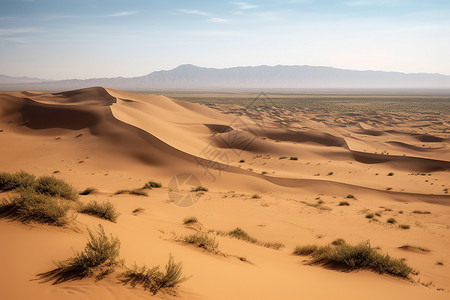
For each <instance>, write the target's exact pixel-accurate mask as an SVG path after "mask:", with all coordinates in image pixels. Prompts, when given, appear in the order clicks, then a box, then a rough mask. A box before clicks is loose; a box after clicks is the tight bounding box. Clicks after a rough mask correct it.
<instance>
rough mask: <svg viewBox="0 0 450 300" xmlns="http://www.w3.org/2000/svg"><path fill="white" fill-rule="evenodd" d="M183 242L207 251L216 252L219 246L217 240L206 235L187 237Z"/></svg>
mask: <svg viewBox="0 0 450 300" xmlns="http://www.w3.org/2000/svg"><path fill="white" fill-rule="evenodd" d="M183 241H184V242H185V243H188V244H193V245H197V246H198V247H200V248H203V249H205V250H208V251H211V252H215V251H216V249H217V247H218V246H219V244H218V243H217V242H216V239H215V238H210V237H209V236H208V235H207V234H206V233H195V234H190V235H187V236H185V237H184V238H183Z"/></svg>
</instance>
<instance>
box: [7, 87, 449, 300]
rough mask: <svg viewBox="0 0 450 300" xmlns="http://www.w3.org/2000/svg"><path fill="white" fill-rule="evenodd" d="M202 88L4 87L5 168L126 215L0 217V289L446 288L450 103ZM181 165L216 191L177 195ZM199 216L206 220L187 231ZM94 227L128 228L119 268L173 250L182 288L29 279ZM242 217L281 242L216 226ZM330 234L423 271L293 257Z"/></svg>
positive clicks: (256, 292)
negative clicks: (207, 244)
mask: <svg viewBox="0 0 450 300" xmlns="http://www.w3.org/2000/svg"><path fill="white" fill-rule="evenodd" d="M201 97H203V98H204V99H209V100H208V101H206V100H205V101H197V102H201V103H203V104H198V103H193V102H192V101H183V100H175V99H174V98H179V99H182V98H183V97H181V95H173V98H172V97H171V98H169V97H167V96H157V95H146V94H134V93H128V92H122V91H117V90H111V89H105V88H100V87H96V88H89V89H83V90H77V91H69V92H64V93H54V94H51V93H37V92H14V93H3V94H0V130H1V131H0V171H7V172H15V171H19V170H24V171H26V172H29V173H32V174H35V175H53V176H55V177H57V178H61V179H64V180H66V181H67V182H69V183H71V184H72V185H73V186H74V187H75V188H76V189H77V190H80V191H81V190H84V189H85V188H87V187H94V188H95V189H96V190H95V192H93V193H91V194H89V195H85V196H80V200H79V201H81V202H84V203H87V202H89V201H91V200H97V201H100V202H102V201H109V202H111V203H113V204H115V205H116V207H117V210H118V211H119V212H120V214H121V215H120V217H119V218H118V221H117V223H112V222H109V221H106V220H102V219H99V218H96V217H92V216H88V215H84V214H76V218H75V219H74V221H73V223H72V224H71V226H68V227H55V226H49V225H41V224H36V223H29V224H23V223H20V222H17V221H12V220H10V219H8V218H1V219H0V238H1V240H0V295H1V298H2V299H7V300H10V299H144V298H153V299H160V298H161V299H172V298H175V299H449V298H450V294H449V291H450V250H449V249H450V195H449V194H448V189H449V188H450V173H449V170H450V148H449V146H450V118H449V112H450V102H449V100H448V99H444V98H442V99H437V100H436V99H434V100H433V101H432V100H429V99H426V97H422V98H420V99H419V98H415V97H410V98H408V99H409V100H410V101H411V102H413V103H412V104H408V103H407V102H405V101H403V102H402V101H396V100H395V99H394V100H395V101H391V100H392V99H391V98H389V99H390V100H389V99H388V100H386V99H384V98H383V97H382V96H380V97H378V98H377V99H369V100H364V99H362V100H361V98H364V97H360V96H358V97H356V96H339V97H337V96H336V97H335V98H332V97H331V96H326V97H325V96H324V97H322V98H326V99H322V98H321V97H320V96H295V97H294V96H292V97H291V98H292V99H294V100H295V99H297V101H298V102H297V104H296V105H293V104H292V103H295V101H294V102H293V100H292V99H291V100H289V101H287V100H286V96H283V97H281V96H271V97H270V99H269V98H267V97H266V96H265V95H260V97H259V98H254V95H247V96H239V97H234V98H233V97H228V98H233V100H232V101H231V100H230V101H222V102H220V101H219V102H220V103H219V102H215V101H214V99H215V98H217V97H219V96H217V95H210V96H208V97H206V96H204V95H203V96H201V95H190V96H189V97H188V98H189V99H184V98H183V99H184V100H192V99H194V98H198V99H199V98H201ZM396 97H397V96H396ZM240 98H242V99H244V98H245V99H244V100H245V101H244V100H243V101H240ZM281 98H282V100H283V99H284V100H283V101H281V100H280V99H281ZM329 98H332V100H330V99H329ZM369 98H370V97H369ZM398 98H402V97H401V96H398ZM305 99H306V100H305ZM277 101H279V102H277ZM302 101H303V102H302ZM429 101H432V103H431V104H429ZM274 103H275V104H274ZM277 103H281V104H282V105H277ZM206 104H207V105H206ZM301 104H304V105H303V106H302V105H301ZM181 174H189V176H191V175H192V176H193V177H192V178H197V179H198V182H195V185H194V186H196V185H202V186H204V187H207V188H208V191H206V192H191V191H190V189H191V187H192V186H191V185H189V184H184V185H181V182H180V186H179V190H178V191H176V188H177V186H176V184H175V182H174V181H173V179H174V177H176V178H178V179H181V178H183V175H181ZM149 180H153V181H157V182H161V183H162V185H163V187H162V188H154V189H151V190H148V196H147V197H146V196H138V195H130V194H121V195H115V192H116V191H118V190H121V189H133V188H139V187H142V186H143V185H144V184H145V183H146V182H147V181H149ZM174 191H175V192H174ZM10 194H11V192H8V193H1V194H0V198H7V197H9V196H10ZM349 195H353V196H354V197H349ZM183 196H188V197H187V198H183V199H184V200H183V201H181V200H180V198H179V197H183ZM179 201H180V202H179ZM190 201H192V202H194V203H192V202H190ZM341 201H347V202H348V203H349V205H348V206H340V205H339V203H340V202H341ZM175 202H176V203H177V204H176V203H175ZM137 208H140V210H139V211H137V212H134V211H135V210H136V209H137ZM370 213H373V214H374V216H373V217H372V218H370V219H369V218H367V217H366V215H367V214H370ZM190 216H195V217H196V218H197V219H198V221H199V222H198V223H197V224H194V225H190V226H187V225H184V224H183V219H184V218H186V217H190ZM389 218H395V220H396V221H397V223H396V224H391V223H388V222H387V219H389ZM97 224H102V225H103V226H104V228H105V231H106V232H107V233H108V234H109V233H111V234H113V235H114V236H118V237H119V238H120V241H121V257H122V258H123V259H125V261H126V264H128V265H132V264H134V263H136V264H138V265H144V264H145V265H147V266H154V265H161V266H164V264H165V263H166V262H167V259H168V257H169V254H172V255H173V256H174V258H175V261H177V262H178V261H181V262H182V264H183V274H185V275H187V276H191V277H190V278H189V280H187V281H186V282H184V283H182V284H181V285H180V286H179V287H178V288H177V290H176V295H173V294H169V293H159V294H157V295H155V296H152V295H151V294H150V293H149V292H148V291H144V290H143V289H142V288H140V287H136V288H131V287H130V286H122V285H121V284H118V283H117V280H116V279H115V277H114V276H113V275H112V276H109V277H107V278H105V279H103V280H101V281H95V280H94V278H87V279H83V280H77V281H69V282H65V283H61V284H55V285H52V284H51V283H42V282H40V281H39V280H35V279H36V274H38V273H42V272H45V271H48V270H50V269H52V268H53V267H54V264H53V262H52V261H60V260H64V259H66V258H68V257H70V256H71V255H72V254H73V251H80V250H82V249H83V247H84V245H85V243H86V241H87V238H88V233H87V229H88V228H94V227H95V226H97ZM403 224H404V225H409V226H410V228H409V229H402V228H400V227H399V225H403ZM236 227H239V228H242V229H243V230H245V231H246V232H248V233H249V234H250V235H251V236H254V237H255V238H257V239H258V240H260V241H264V242H280V243H282V244H284V247H283V248H281V249H277V250H275V249H272V248H266V247H263V246H261V245H257V244H252V243H248V242H245V241H242V240H238V239H235V238H231V237H229V236H226V235H223V234H218V232H228V231H230V230H233V229H235V228H236ZM195 232H205V233H208V235H209V236H211V237H214V238H215V239H216V241H217V242H218V244H219V245H218V249H219V253H211V252H208V251H205V250H204V249H202V248H199V247H196V246H193V245H187V244H186V243H183V242H180V241H178V240H179V237H180V236H183V235H186V234H191V233H195ZM337 238H343V239H345V240H346V241H347V242H349V243H352V244H357V243H360V242H365V241H370V243H371V245H372V246H373V247H379V252H380V253H389V255H391V256H392V257H395V258H405V259H406V262H407V264H408V265H410V266H411V267H412V268H413V269H414V270H415V272H414V275H412V276H411V278H410V279H400V278H396V277H392V276H389V275H381V274H377V273H374V272H371V271H368V270H363V271H352V272H344V271H342V270H334V269H331V268H324V267H323V266H320V265H308V264H307V261H308V257H303V256H295V255H293V254H292V251H293V249H294V247H295V246H298V245H305V244H317V245H326V244H329V243H330V242H332V241H333V240H335V239H337Z"/></svg>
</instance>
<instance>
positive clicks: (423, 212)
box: [412, 210, 431, 215]
mask: <svg viewBox="0 0 450 300" xmlns="http://www.w3.org/2000/svg"><path fill="white" fill-rule="evenodd" d="M412 213H413V214H419V215H429V214H431V212H429V211H425V210H414V211H413V212H412Z"/></svg>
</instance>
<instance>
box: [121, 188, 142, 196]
mask: <svg viewBox="0 0 450 300" xmlns="http://www.w3.org/2000/svg"><path fill="white" fill-rule="evenodd" d="M121 194H130V195H137V196H146V197H147V196H148V193H147V192H146V191H145V190H144V189H133V190H118V191H117V192H115V193H114V195H121Z"/></svg>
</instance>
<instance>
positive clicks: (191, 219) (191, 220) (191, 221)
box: [183, 217, 198, 225]
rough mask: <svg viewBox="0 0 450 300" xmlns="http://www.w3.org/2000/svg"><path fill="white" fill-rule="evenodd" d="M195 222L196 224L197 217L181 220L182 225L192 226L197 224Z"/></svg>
mask: <svg viewBox="0 0 450 300" xmlns="http://www.w3.org/2000/svg"><path fill="white" fill-rule="evenodd" d="M197 222H198V219H197V217H186V218H184V220H183V224H184V225H188V224H193V223H197Z"/></svg>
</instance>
